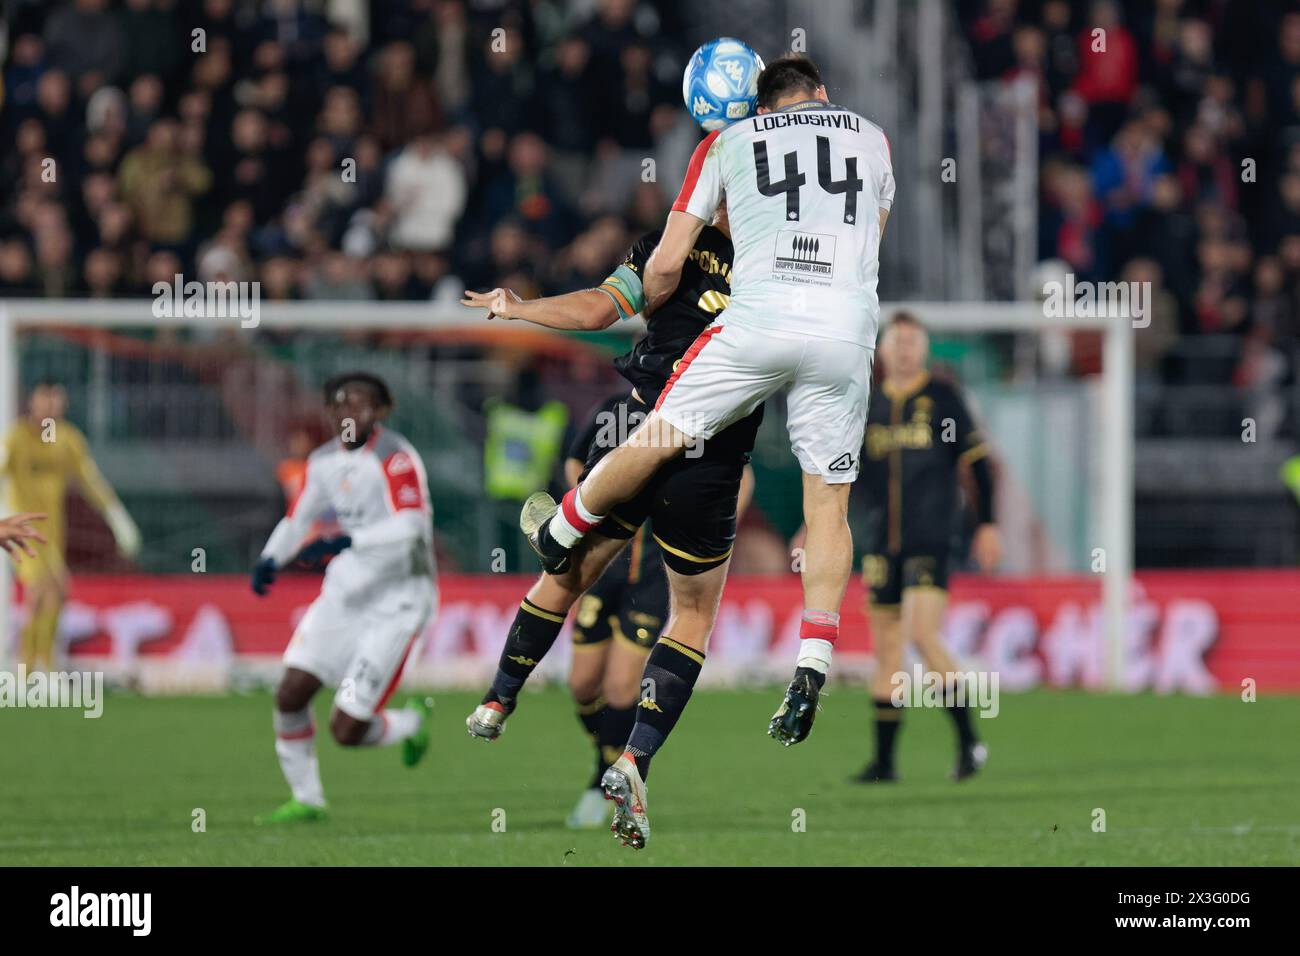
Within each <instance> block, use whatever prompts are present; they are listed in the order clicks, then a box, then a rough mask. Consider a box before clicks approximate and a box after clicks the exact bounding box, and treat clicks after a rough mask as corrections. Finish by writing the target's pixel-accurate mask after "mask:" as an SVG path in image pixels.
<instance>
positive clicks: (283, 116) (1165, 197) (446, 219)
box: [0, 0, 1300, 386]
mask: <svg viewBox="0 0 1300 956" xmlns="http://www.w3.org/2000/svg"><path fill="white" fill-rule="evenodd" d="M681 2H684V0H674V2H665V0H657V2H654V3H651V2H648V0H590V2H588V3H566V2H563V0H473V2H467V0H335V2H332V3H330V4H328V8H329V9H330V10H331V11H332V12H337V11H339V10H343V11H345V12H350V13H351V14H352V15H351V17H350V18H349V17H336V18H335V19H334V20H333V21H330V20H327V19H326V18H325V17H324V16H323V15H322V14H321V13H320V12H317V11H318V10H321V9H325V8H326V6H327V5H326V4H324V3H315V4H313V3H307V2H304V0H188V2H180V0H117V2H109V0H57V2H38V0H15V2H13V3H11V4H10V9H11V11H12V16H11V17H10V18H9V21H8V33H7V55H6V59H5V68H4V77H3V79H4V87H3V112H2V113H0V135H2V136H3V137H4V141H5V143H6V149H5V150H4V152H3V170H2V175H0V295H6V296H15V295H24V296H27V295H34V296H83V295H84V296H92V297H93V296H101V297H112V296H123V295H141V294H148V291H149V289H150V288H151V287H152V285H153V284H154V283H155V282H157V281H171V278H172V277H173V276H174V275H175V274H176V273H183V274H184V275H185V276H186V277H187V278H194V277H197V278H199V279H202V280H228V279H236V280H251V279H258V280H260V281H261V283H262V287H261V294H262V296H263V298H264V299H270V300H275V299H354V300H393V299H399V300H400V299H407V300H412V299H414V300H423V299H429V298H436V299H444V300H448V301H450V300H454V299H455V298H456V297H457V296H458V295H459V293H460V291H461V289H462V288H463V287H464V286H470V287H476V288H484V287H490V286H492V285H497V284H506V285H510V286H512V287H514V288H516V289H517V290H518V291H519V292H521V293H522V294H525V295H528V294H534V293H555V292H563V291H568V290H571V289H575V288H580V287H583V286H589V285H592V284H595V283H597V282H599V280H600V279H601V278H603V276H604V275H605V274H606V273H607V271H608V270H609V268H610V267H611V266H612V265H613V264H614V263H615V262H617V260H618V258H619V257H620V256H621V254H622V252H623V250H624V249H625V248H626V246H627V245H628V243H629V240H630V239H631V238H632V237H633V236H634V235H635V234H636V233H639V232H640V231H643V230H647V229H651V228H656V227H657V226H659V225H661V224H662V221H663V216H664V213H665V211H666V203H667V202H668V201H669V200H671V195H668V194H666V193H665V190H671V188H672V187H673V186H674V185H675V183H668V182H662V181H661V182H654V181H646V180H647V179H650V180H654V179H656V178H658V179H662V178H663V177H653V176H651V177H647V176H645V175H643V172H644V169H645V165H644V164H645V161H646V159H647V158H651V157H654V156H656V155H657V154H660V153H662V151H663V150H664V149H665V144H666V143H670V142H671V141H672V140H673V137H677V138H679V139H681V140H682V142H684V143H685V146H686V149H689V146H690V145H691V144H692V143H693V141H694V139H695V138H696V137H697V135H698V134H697V133H696V131H695V130H694V128H693V127H692V125H691V124H690V121H689V119H688V118H686V116H685V113H684V111H683V110H682V109H681V104H680V99H679V85H678V84H679V78H680V76H681V70H682V66H683V63H684V57H685V56H686V55H687V54H688V53H689V50H686V49H683V47H682V43H681V42H680V41H678V40H675V39H673V38H680V37H682V36H683V34H684V32H685V31H684V30H683V29H682V26H681V23H680V19H679V18H680V15H681V10H680V9H679V3H681ZM955 9H956V11H957V14H958V17H959V19H960V22H961V24H962V27H963V29H964V31H965V34H966V36H967V38H968V40H969V43H970V47H971V51H972V53H973V59H974V63H975V68H976V73H977V76H978V78H979V79H981V80H987V81H998V80H1003V81H1011V80H1015V79H1018V78H1024V77H1028V78H1029V79H1030V80H1031V81H1032V82H1033V83H1035V84H1036V86H1037V89H1038V102H1039V120H1040V129H1041V170H1040V173H1041V175H1040V186H1041V196H1040V250H1039V252H1040V259H1044V260H1060V261H1062V262H1063V263H1064V264H1065V267H1066V268H1068V269H1069V270H1070V271H1071V272H1073V273H1074V274H1075V275H1076V277H1077V278H1079V279H1090V280H1107V279H1119V278H1124V279H1130V280H1140V281H1149V282H1151V283H1152V284H1153V287H1154V288H1155V290H1156V293H1155V297H1154V303H1153V308H1152V314H1151V321H1152V324H1151V327H1150V328H1149V329H1147V330H1145V331H1144V332H1143V334H1142V335H1141V336H1139V338H1138V353H1139V355H1138V361H1139V369H1140V374H1141V375H1142V376H1144V377H1145V378H1147V379H1148V380H1165V381H1175V382H1177V381H1182V380H1188V379H1191V380H1196V381H1205V380H1206V375H1207V374H1209V375H1210V377H1211V379H1212V378H1214V376H1215V375H1216V374H1217V375H1220V376H1221V377H1222V379H1223V383H1224V384H1236V385H1240V386H1261V385H1266V384H1269V383H1274V384H1276V383H1281V382H1291V381H1293V380H1294V376H1295V364H1296V358H1295V357H1296V354H1297V351H1298V350H1300V318H1298V317H1297V316H1298V315H1300V8H1297V6H1296V4H1295V3H1293V2H1292V0H1276V2H1268V3H1264V2H1260V3H1254V2H1241V0H1231V2H1230V0H1146V2H1138V0H1134V2H1126V3H1119V2H1115V0H1100V2H1090V3H1082V2H1069V0H957V3H956V8H955ZM580 11H584V12H580ZM1098 31H1101V32H1100V33H1098ZM1201 338H1205V339H1207V340H1208V339H1213V341H1214V342H1215V343H1216V345H1215V349H1217V350H1218V351H1217V352H1214V354H1215V355H1220V356H1222V357H1223V358H1222V361H1220V362H1219V363H1218V364H1217V365H1215V363H1214V361H1213V357H1212V356H1211V358H1210V359H1205V360H1202V361H1194V360H1188V361H1187V362H1185V363H1184V364H1181V365H1180V361H1182V359H1186V356H1185V355H1183V352H1184V351H1185V349H1184V346H1186V345H1187V343H1189V342H1191V343H1195V342H1196V341H1197V340H1198V339H1201ZM1225 341H1228V342H1230V343H1231V345H1230V348H1229V349H1228V351H1227V352H1226V353H1224V352H1223V343H1224V342H1225ZM1211 351H1212V352H1213V351H1214V350H1211ZM1194 352H1195V350H1194V349H1193V353H1194ZM1180 357H1181V358H1180ZM1193 359H1195V355H1193ZM1215 368H1219V369H1220V370H1221V371H1220V372H1217V373H1216V372H1214V371H1213V369H1215ZM1189 369H1190V370H1192V371H1188V370H1189ZM1207 369H1210V370H1211V371H1210V372H1209V373H1207V371H1206V370H1207Z"/></svg>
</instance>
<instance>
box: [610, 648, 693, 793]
mask: <svg viewBox="0 0 1300 956" xmlns="http://www.w3.org/2000/svg"><path fill="white" fill-rule="evenodd" d="M703 664H704V655H703V654H701V653H700V652H699V651H697V650H694V649H693V648H690V647H687V646H686V645H685V644H678V643H677V642H676V641H674V640H672V639H670V638H667V637H661V638H659V642H658V643H657V644H655V646H654V648H653V649H652V650H651V651H650V657H649V658H648V659H647V660H646V662H645V674H644V675H643V676H642V679H641V686H642V688H643V691H642V697H641V700H640V702H639V703H638V704H637V706H636V724H635V725H634V726H633V727H632V734H631V736H629V737H628V741H627V749H628V751H629V752H630V753H631V754H632V756H633V757H634V758H635V759H636V769H637V771H638V772H639V773H640V774H641V779H642V780H644V779H646V775H647V774H649V772H650V758H651V757H653V756H654V755H655V752H656V751H657V750H658V749H659V748H660V747H662V746H663V745H664V741H665V740H667V739H668V735H669V734H671V733H672V732H673V726H674V725H675V724H676V723H677V718H678V717H680V716H681V715H682V711H683V710H685V709H686V702H687V701H689V700H690V699H691V689H692V688H694V687H695V680H696V678H697V677H699V676H700V667H701V666H702V665H703ZM646 681H651V682H652V683H649V684H647V683H646Z"/></svg>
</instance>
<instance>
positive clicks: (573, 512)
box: [560, 488, 600, 534]
mask: <svg viewBox="0 0 1300 956" xmlns="http://www.w3.org/2000/svg"><path fill="white" fill-rule="evenodd" d="M577 497H578V489H577V488H570V489H569V491H568V493H567V494H566V495H565V496H564V497H563V498H562V499H561V500H560V510H561V511H563V512H564V520H565V521H567V522H569V524H571V525H573V527H574V529H575V530H577V531H581V532H582V533H583V534H586V533H587V532H588V531H590V530H591V529H592V528H594V527H596V525H597V524H599V523H600V522H598V521H587V520H585V519H584V518H583V517H582V515H580V514H578V503H577Z"/></svg>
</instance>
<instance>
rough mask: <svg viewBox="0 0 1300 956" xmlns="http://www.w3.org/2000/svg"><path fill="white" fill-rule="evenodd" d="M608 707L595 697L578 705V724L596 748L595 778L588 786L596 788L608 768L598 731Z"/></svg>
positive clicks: (602, 724) (601, 698)
mask: <svg viewBox="0 0 1300 956" xmlns="http://www.w3.org/2000/svg"><path fill="white" fill-rule="evenodd" d="M608 710H609V707H608V706H607V705H606V703H605V698H604V697H597V698H596V699H595V700H593V701H590V702H589V703H585V704H584V703H581V702H579V703H578V723H580V724H582V729H583V730H585V731H586V732H587V737H588V738H590V740H591V744H592V746H593V747H595V748H596V777H595V782H594V783H592V784H590V786H593V787H595V786H597V785H599V783H600V778H601V776H602V775H603V774H604V773H605V768H606V767H608V766H609V764H607V763H606V762H605V758H604V756H603V754H602V751H601V746H600V744H601V739H600V730H601V727H603V726H604V724H605V713H606V711H608Z"/></svg>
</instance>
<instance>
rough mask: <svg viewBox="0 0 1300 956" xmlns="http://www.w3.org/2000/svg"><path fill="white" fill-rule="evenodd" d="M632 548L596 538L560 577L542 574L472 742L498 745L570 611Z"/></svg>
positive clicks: (475, 716)
mask: <svg viewBox="0 0 1300 956" xmlns="http://www.w3.org/2000/svg"><path fill="white" fill-rule="evenodd" d="M626 545H627V541H626V540H625V539H615V538H606V537H605V536H603V535H593V536H592V537H591V538H590V539H587V540H585V541H584V542H583V544H582V547H581V548H579V549H577V551H576V554H575V561H574V563H573V565H572V566H571V567H569V568H568V569H567V570H566V571H564V572H563V573H561V574H543V575H542V576H541V577H540V578H538V580H537V581H536V583H534V584H533V586H532V587H531V588H530V589H529V590H528V594H527V595H525V597H524V599H523V601H522V602H520V605H519V610H518V611H516V612H515V619H514V622H513V623H512V624H511V625H510V633H509V634H508V635H507V637H506V644H505V647H503V648H502V649H501V658H500V660H499V661H498V662H497V672H496V676H495V677H493V678H492V686H491V687H489V688H488V691H487V693H486V694H484V695H483V701H482V703H480V704H479V705H478V707H476V708H474V711H473V713H471V714H470V715H469V716H468V717H467V718H465V726H466V728H467V729H468V730H469V734H470V736H471V737H479V738H482V739H484V740H495V739H496V738H497V737H499V736H501V732H502V731H503V730H505V723H506V718H507V717H509V716H510V715H511V714H512V713H514V710H515V707H516V705H517V704H518V700H519V692H520V691H521V690H523V687H524V684H525V683H526V682H527V681H528V678H529V677H530V676H531V675H532V673H533V671H534V670H535V669H536V667H537V665H538V664H540V663H541V662H542V658H544V657H545V656H546V654H547V652H548V651H550V649H551V646H552V645H553V644H554V643H555V639H556V638H557V637H558V636H559V634H560V629H561V628H563V627H564V619H565V617H566V616H567V615H568V613H569V609H570V608H571V607H573V605H574V604H575V603H576V602H577V600H578V598H580V597H582V595H583V593H584V592H585V591H586V590H587V588H589V587H591V585H592V584H594V583H595V582H596V580H597V579H598V578H599V577H600V576H601V574H603V573H604V571H605V568H607V567H609V563H610V562H611V561H613V560H614V558H615V557H616V556H617V555H618V553H619V551H621V550H622V549H623V548H624V547H625V546H626Z"/></svg>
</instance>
